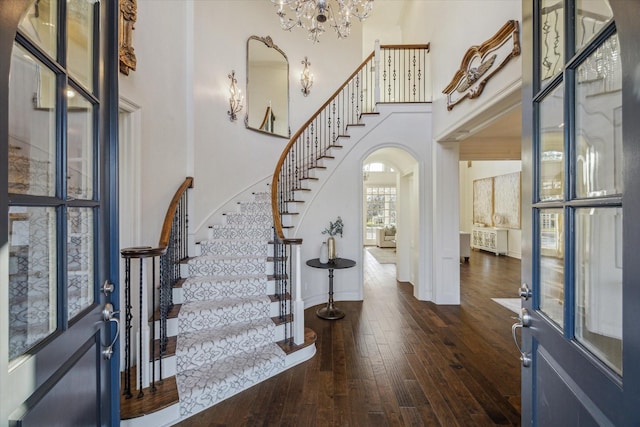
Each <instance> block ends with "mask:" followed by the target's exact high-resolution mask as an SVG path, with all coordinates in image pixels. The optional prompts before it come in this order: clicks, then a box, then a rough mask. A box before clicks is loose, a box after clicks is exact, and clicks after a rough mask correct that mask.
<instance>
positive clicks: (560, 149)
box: [539, 84, 566, 202]
mask: <svg viewBox="0 0 640 427" xmlns="http://www.w3.org/2000/svg"><path fill="white" fill-rule="evenodd" d="M539 111H540V124H539V135H540V159H539V161H540V178H539V179H540V182H539V188H540V194H539V198H540V200H541V201H543V202H544V201H552V200H563V199H564V174H565V166H564V162H565V161H566V155H565V148H564V146H565V144H564V85H562V84H561V85H559V86H558V87H557V88H555V89H554V90H553V91H552V92H551V93H550V94H549V95H547V96H546V97H545V98H544V99H543V100H542V102H540V104H539Z"/></svg>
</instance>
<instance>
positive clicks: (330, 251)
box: [327, 236, 336, 262]
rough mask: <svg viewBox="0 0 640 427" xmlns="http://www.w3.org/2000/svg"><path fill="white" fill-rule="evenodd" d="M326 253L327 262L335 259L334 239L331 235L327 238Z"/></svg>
mask: <svg viewBox="0 0 640 427" xmlns="http://www.w3.org/2000/svg"><path fill="white" fill-rule="evenodd" d="M327 254H328V255H327V256H328V258H329V262H331V261H333V260H335V259H336V239H335V238H334V237H333V236H330V237H329V238H328V239H327Z"/></svg>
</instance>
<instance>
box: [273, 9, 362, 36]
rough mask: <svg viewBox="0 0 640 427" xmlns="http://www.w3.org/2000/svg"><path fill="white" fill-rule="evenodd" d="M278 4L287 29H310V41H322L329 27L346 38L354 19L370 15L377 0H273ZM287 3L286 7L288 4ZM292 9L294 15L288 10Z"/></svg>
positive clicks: (278, 12) (281, 19) (282, 22)
mask: <svg viewBox="0 0 640 427" xmlns="http://www.w3.org/2000/svg"><path fill="white" fill-rule="evenodd" d="M271 1H272V2H273V3H274V4H275V5H276V6H278V11H277V15H278V16H279V17H280V25H281V26H282V29H283V30H286V31H290V30H291V29H292V28H294V27H301V28H304V29H305V30H307V31H308V33H309V35H308V38H309V40H311V41H313V42H314V43H316V42H318V40H319V37H320V35H321V34H322V33H324V32H325V30H326V26H327V25H328V26H329V27H331V28H333V29H334V30H335V31H336V33H337V34H338V38H340V39H342V38H345V37H347V36H348V35H349V32H350V31H351V18H352V17H356V18H357V19H359V20H360V21H362V20H364V19H365V18H367V17H368V16H369V14H370V13H371V10H372V9H373V0H271ZM285 6H286V7H285ZM289 12H290V15H287V13H289Z"/></svg>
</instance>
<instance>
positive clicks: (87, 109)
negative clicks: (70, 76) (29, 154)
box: [67, 88, 94, 199]
mask: <svg viewBox="0 0 640 427" xmlns="http://www.w3.org/2000/svg"><path fill="white" fill-rule="evenodd" d="M67 98H68V101H67V104H68V110H67V123H68V131H67V135H68V136H67V139H68V142H67V194H68V196H69V197H71V198H74V199H92V198H93V146H94V132H93V117H94V114H93V105H92V104H91V103H90V102H89V101H87V100H86V99H84V98H83V97H82V95H80V93H79V92H77V91H75V90H74V89H72V88H68V89H67Z"/></svg>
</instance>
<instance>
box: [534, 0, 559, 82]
mask: <svg viewBox="0 0 640 427" xmlns="http://www.w3.org/2000/svg"><path fill="white" fill-rule="evenodd" d="M540 10H541V16H540V22H541V23H542V25H541V31H540V50H541V52H540V79H541V80H542V81H543V82H544V81H547V80H549V79H551V78H552V77H553V76H555V75H556V74H558V73H560V72H561V71H562V67H563V66H564V2H563V1H562V0H542V1H541V9H540Z"/></svg>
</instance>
